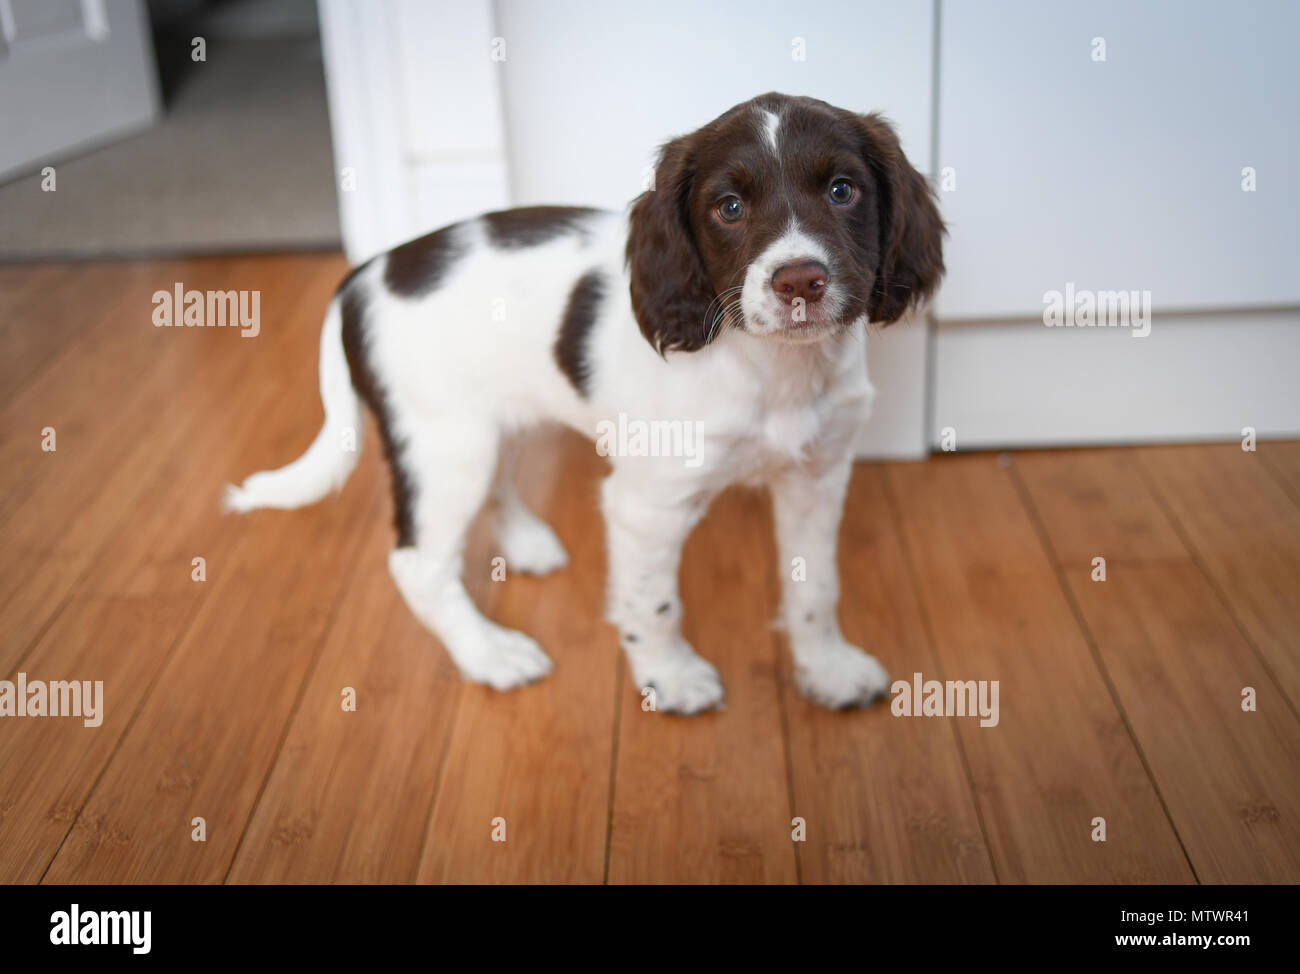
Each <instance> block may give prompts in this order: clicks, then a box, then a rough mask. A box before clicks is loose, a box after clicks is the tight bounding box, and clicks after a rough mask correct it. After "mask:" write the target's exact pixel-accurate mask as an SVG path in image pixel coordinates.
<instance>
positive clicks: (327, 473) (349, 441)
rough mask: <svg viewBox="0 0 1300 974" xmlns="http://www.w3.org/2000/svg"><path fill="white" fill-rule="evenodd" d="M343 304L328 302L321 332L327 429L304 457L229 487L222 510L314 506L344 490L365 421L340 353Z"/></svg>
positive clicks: (322, 391) (344, 357)
mask: <svg viewBox="0 0 1300 974" xmlns="http://www.w3.org/2000/svg"><path fill="white" fill-rule="evenodd" d="M342 305H343V296H342V293H341V292H340V294H336V295H335V296H334V300H333V301H331V302H330V306H329V311H328V312H326V314H325V324H324V327H322V328H321V339H320V397H321V401H322V403H324V405H325V425H324V426H322V427H321V431H320V432H319V433H317V434H316V439H315V441H313V443H312V445H311V446H310V447H308V448H307V452H306V453H304V454H303V455H302V456H300V457H299V458H298V459H297V460H295V461H293V463H291V464H289V465H288V466H284V467H281V468H280V469H279V470H264V471H262V472H261V473H255V474H253V475H252V476H251V477H249V478H248V479H247V480H245V481H244V482H243V484H241V485H240V486H238V487H236V486H234V485H233V484H232V485H229V486H227V487H226V496H225V507H226V510H228V511H238V512H241V513H242V512H244V511H252V510H256V509H257V508H259V507H277V508H282V509H283V508H293V507H303V506H305V505H307V504H314V503H316V501H318V500H320V499H321V498H323V497H325V496H326V495H327V494H329V493H331V492H332V491H336V490H338V489H339V488H340V487H342V486H343V484H344V482H345V481H346V480H347V479H348V476H349V475H350V474H351V473H352V470H353V468H355V467H356V465H357V458H358V457H360V455H361V434H362V430H363V429H364V423H363V419H364V417H363V415H362V411H361V401H360V399H359V398H358V396H357V393H356V390H355V389H353V387H352V375H351V373H350V371H349V369H348V359H347V354H346V352H345V351H344V349H343V307H342Z"/></svg>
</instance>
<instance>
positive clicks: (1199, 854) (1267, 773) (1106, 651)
mask: <svg viewBox="0 0 1300 974" xmlns="http://www.w3.org/2000/svg"><path fill="white" fill-rule="evenodd" d="M1015 470H1016V471H1017V472H1018V473H1019V475H1020V476H1021V477H1022V478H1023V480H1024V483H1025V485H1026V488H1027V491H1028V494H1029V496H1030V498H1031V502H1032V504H1033V505H1034V507H1035V508H1036V509H1037V510H1038V512H1039V515H1040V518H1041V523H1042V524H1043V525H1044V530H1045V532H1046V534H1047V536H1048V538H1049V539H1050V542H1051V545H1052V547H1053V550H1054V555H1055V558H1056V561H1057V563H1058V564H1059V565H1060V566H1061V569H1062V571H1063V572H1064V575H1065V577H1066V579H1067V584H1068V585H1069V587H1070V591H1071V594H1072V595H1073V597H1074V599H1075V601H1076V603H1077V604H1078V606H1079V607H1080V611H1081V613H1082V615H1083V617H1084V619H1085V621H1086V624H1087V626H1088V629H1089V632H1090V635H1091V637H1092V639H1093V640H1094V642H1095V644H1096V646H1097V648H1098V651H1099V653H1100V654H1101V657H1102V660H1103V661H1104V663H1105V666H1106V671H1107V673H1108V676H1109V679H1110V680H1111V681H1112V683H1113V685H1114V686H1115V689H1116V692H1117V695H1118V697H1119V699H1120V703H1121V705H1122V707H1123V710H1124V714H1125V719H1126V721H1127V722H1128V723H1129V724H1130V725H1131V726H1132V728H1133V732H1134V733H1135V734H1136V736H1137V739H1138V740H1139V741H1140V743H1141V747H1142V752H1143V754H1144V755H1145V758H1146V761H1147V762H1148V764H1149V765H1150V767H1151V770H1152V773H1153V774H1154V777H1155V782H1156V784H1157V786H1158V787H1159V788H1160V792H1161V795H1162V797H1163V799H1164V801H1165V803H1166V804H1167V805H1168V807H1169V810H1170V814H1171V815H1172V818H1173V822H1174V825H1175V827H1176V828H1177V830H1178V834H1179V836H1180V838H1181V840H1182V843H1183V845H1184V846H1185V847H1186V849H1187V852H1188V855H1189V856H1190V858H1191V861H1192V865H1193V867H1194V868H1195V870H1196V875H1197V877H1198V878H1199V879H1200V881H1201V882H1203V883H1250V882H1259V881H1268V882H1295V880H1296V877H1297V876H1300V830H1298V829H1297V828H1296V827H1295V823H1296V822H1300V720H1297V719H1296V717H1295V715H1294V714H1293V713H1292V712H1291V710H1290V709H1289V708H1288V707H1287V705H1286V700H1285V699H1284V698H1283V696H1282V694H1281V691H1280V690H1279V689H1278V688H1277V686H1276V684H1275V683H1274V682H1273V681H1272V679H1271V678H1270V677H1269V675H1268V673H1267V672H1266V671H1265V669H1264V667H1263V666H1262V665H1261V663H1260V661H1259V659H1258V657H1257V656H1256V655H1255V653H1254V652H1253V651H1252V649H1251V647H1250V646H1249V645H1248V644H1247V642H1246V640H1245V639H1244V638H1243V637H1242V635H1241V633H1240V632H1239V631H1238V629H1237V627H1236V625H1235V624H1234V623H1233V620H1232V618H1231V617H1230V616H1229V614H1228V612H1227V611H1226V610H1225V609H1224V608H1223V606H1222V605H1221V604H1220V602H1219V600H1218V599H1217V598H1216V596H1215V593H1214V591H1213V588H1212V586H1211V585H1210V583H1209V581H1208V579H1206V578H1205V576H1204V575H1203V574H1202V572H1201V570H1200V568H1199V567H1198V566H1197V565H1196V563H1195V561H1194V559H1193V558H1192V556H1191V554H1190V553H1189V552H1188V551H1187V550H1186V549H1185V547H1184V546H1183V543H1182V541H1181V540H1180V539H1179V538H1178V536H1177V534H1176V532H1175V531H1174V528H1173V525H1172V524H1171V523H1170V522H1169V520H1168V518H1167V517H1166V515H1165V512H1164V511H1163V510H1162V508H1161V506H1160V504H1159V503H1158V502H1157V501H1156V499H1155V498H1154V497H1153V496H1152V494H1151V492H1150V490H1149V489H1148V487H1147V485H1146V483H1145V482H1144V480H1143V478H1142V475H1141V473H1140V471H1139V470H1138V469H1137V466H1136V460H1135V458H1134V456H1133V455H1132V453H1131V452H1130V451H1123V450H1110V451H1071V452H1069V453H1051V454H1033V455H1029V456H1025V457H1020V458H1017V460H1016V463H1015ZM1099 556H1100V557H1104V558H1105V559H1106V566H1105V567H1106V577H1105V579H1104V580H1094V570H1093V564H1092V562H1093V558H1095V557H1099ZM1244 687H1251V688H1253V689H1254V690H1255V692H1256V693H1257V694H1258V710H1257V711H1254V712H1244V711H1243V710H1242V706H1241V704H1242V689H1243V688H1244Z"/></svg>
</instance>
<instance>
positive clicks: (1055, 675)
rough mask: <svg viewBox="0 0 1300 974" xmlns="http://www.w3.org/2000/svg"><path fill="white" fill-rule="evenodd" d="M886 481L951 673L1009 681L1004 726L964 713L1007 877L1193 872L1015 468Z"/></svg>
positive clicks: (997, 862) (1184, 877)
mask: <svg viewBox="0 0 1300 974" xmlns="http://www.w3.org/2000/svg"><path fill="white" fill-rule="evenodd" d="M888 482H889V486H890V491H891V495H892V497H893V498H894V508H893V509H894V515H895V516H896V517H898V518H900V519H901V520H902V522H903V531H904V536H905V537H906V539H907V546H908V549H909V551H910V552H911V553H912V557H913V565H914V569H915V572H916V576H917V577H916V581H917V585H918V588H919V591H920V593H921V599H922V604H923V608H924V611H925V613H926V616H927V618H928V620H929V624H930V627H931V631H932V632H933V633H934V638H935V640H936V644H937V647H938V657H939V664H940V666H941V667H942V671H943V678H944V679H945V680H990V681H992V680H997V681H999V701H1000V711H1001V713H1000V719H999V723H998V724H997V726H996V727H981V726H980V724H979V722H978V721H975V720H971V719H964V720H961V721H959V722H958V729H959V733H960V734H961V736H962V744H963V748H964V751H965V753H966V756H967V759H968V761H969V763H970V769H971V774H972V778H973V781H974V787H975V793H976V795H977V796H978V801H979V804H980V809H981V813H982V816H983V820H984V823H985V827H986V830H987V834H988V839H989V845H990V851H991V852H992V856H993V862H994V866H995V868H996V869H997V873H998V878H999V880H1000V881H1001V882H1004V883H1059V882H1082V883H1117V882H1118V883H1184V882H1191V881H1193V876H1192V872H1191V870H1190V869H1189V867H1188V865H1187V861H1186V858H1185V857H1184V855H1183V852H1182V850H1181V848H1180V847H1179V844H1178V840H1177V837H1176V836H1175V834H1174V831H1173V828H1172V827H1171V826H1170V824H1169V821H1168V819H1167V818H1166V816H1165V812H1164V810H1163V808H1162V807H1161V804H1160V801H1159V798H1158V797H1157V795H1156V792H1155V789H1154V787H1153V786H1152V783H1151V780H1150V778H1149V777H1148V776H1147V772H1146V770H1145V768H1144V767H1143V765H1142V762H1141V760H1140V758H1139V756H1138V753H1137V750H1136V749H1135V747H1134V743H1133V740H1132V739H1131V738H1130V737H1129V734H1128V731H1127V730H1126V728H1125V726H1124V723H1123V721H1122V719H1121V717H1120V715H1119V713H1118V712H1117V711H1116V709H1115V704H1114V702H1113V701H1112V699H1111V695H1110V692H1109V690H1108V689H1107V687H1106V684H1105V682H1104V680H1103V679H1102V675H1101V673H1100V672H1099V671H1098V669H1097V664H1096V661H1095V660H1094V659H1093V656H1092V653H1091V652H1090V650H1089V648H1088V646H1087V643H1086V642H1085V640H1084V637H1083V635H1082V633H1081V632H1080V630H1079V628H1078V625H1077V624H1076V622H1075V619H1074V617H1073V615H1072V613H1071V611H1070V608H1069V605H1068V604H1067V602H1066V599H1065V595H1064V593H1063V592H1062V591H1061V588H1060V586H1059V584H1058V582H1057V578H1056V574H1055V572H1054V571H1053V569H1052V566H1051V564H1050V563H1049V561H1048V559H1047V556H1046V554H1045V552H1044V551H1043V549H1042V546H1041V543H1040V541H1039V538H1038V536H1037V534H1036V533H1035V531H1034V528H1033V526H1032V524H1031V522H1030V520H1029V519H1028V517H1027V516H1026V512H1025V509H1024V506H1023V504H1022V502H1021V500H1020V497H1019V495H1018V493H1017V491H1016V488H1015V485H1014V484H1013V482H1012V480H1011V478H1010V477H1009V476H1008V473H1007V471H1006V470H1003V469H1001V468H999V466H998V464H997V461H996V460H995V458H994V457H993V456H991V455H988V454H977V455H972V456H963V457H938V458H932V459H931V460H930V461H929V462H927V463H925V464H917V465H896V466H893V467H891V468H890V469H889V477H888ZM1097 818H1101V819H1104V820H1105V823H1106V840H1105V841H1104V842H1102V841H1093V838H1092V835H1093V829H1094V819H1097Z"/></svg>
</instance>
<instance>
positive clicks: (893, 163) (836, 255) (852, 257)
mask: <svg viewBox="0 0 1300 974" xmlns="http://www.w3.org/2000/svg"><path fill="white" fill-rule="evenodd" d="M944 232H945V231H944V226H943V221H942V220H941V219H940V217H939V211H938V209H937V208H936V206H935V203H934V197H933V194H932V193H931V191H930V187H929V186H928V185H927V184H926V182H925V179H924V177H922V176H921V174H920V173H918V172H917V171H916V170H915V169H913V168H912V166H911V164H910V163H909V162H908V161H907V158H906V157H905V156H904V155H903V152H902V149H901V148H900V147H899V144H898V137H897V136H896V135H895V134H894V130H893V128H892V127H891V126H890V125H889V123H888V122H887V121H885V120H884V119H883V118H882V117H880V116H879V115H856V114H853V113H852V112H847V111H844V110H842V109H839V108H835V107H833V106H831V105H828V104H826V103H825V102H822V101H817V100H816V99H813V98H795V97H790V96H787V95H780V94H768V95H761V96H759V97H758V98H755V99H753V100H752V101H748V102H745V103H744V104H742V105H737V106H736V107H735V108H733V109H731V111H729V112H727V113H726V114H724V115H722V116H720V117H719V118H716V119H714V120H713V121H712V122H710V123H709V124H708V125H706V126H704V127H703V128H702V129H700V130H698V131H696V132H692V133H691V134H690V135H686V136H682V137H681V138H679V139H674V140H673V141H672V142H669V143H668V144H667V145H665V146H664V147H663V150H662V152H661V153H660V156H659V164H658V167H657V169H656V171H655V185H654V188H653V189H651V190H649V191H647V192H645V193H643V194H642V195H641V196H640V197H639V198H638V199H637V200H636V202H635V203H633V205H632V212H631V218H630V229H629V235H628V242H627V259H628V269H629V272H630V275H631V291H632V307H633V310H634V311H635V312H636V316H637V321H638V322H639V324H640V326H641V331H642V332H643V333H644V334H645V337H646V339H647V340H648V341H649V342H650V343H651V344H652V345H653V346H654V347H655V348H656V349H658V350H659V351H660V352H665V351H668V350H672V349H678V350H685V351H692V350H695V349H698V348H702V347H703V346H705V345H707V344H708V343H709V342H711V341H712V340H713V339H714V338H715V337H716V336H717V334H718V333H719V332H720V331H721V329H723V328H727V327H734V328H742V329H744V330H745V331H747V332H749V333H751V334H754V335H760V336H771V337H773V338H775V339H777V340H780V341H786V342H810V341H819V340H822V339H824V338H827V337H829V336H831V335H834V334H836V333H839V332H842V331H843V330H844V329H846V328H848V327H849V326H851V325H852V324H853V322H855V321H857V320H858V319H859V318H862V317H863V316H865V317H866V318H867V319H868V320H869V321H872V322H876V323H879V324H889V323H891V322H894V321H897V320H898V319H899V318H900V317H902V316H903V314H904V313H905V312H906V311H907V310H908V309H909V308H911V307H913V306H914V305H917V304H919V303H921V302H922V301H923V300H925V299H926V298H928V297H929V295H930V293H931V292H932V291H933V290H934V288H935V286H936V285H937V284H938V282H939V278H940V277H941V276H942V274H943V250H942V245H943V235H944Z"/></svg>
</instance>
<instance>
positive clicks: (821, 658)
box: [794, 640, 889, 710]
mask: <svg viewBox="0 0 1300 974" xmlns="http://www.w3.org/2000/svg"><path fill="white" fill-rule="evenodd" d="M794 681H795V684H796V685H797V686H798V687H799V691H800V692H801V693H802V694H803V695H804V696H805V697H807V698H808V699H809V700H811V701H812V702H813V703H818V704H821V705H822V706H823V707H830V708H831V709H832V710H841V709H843V708H845V707H866V706H870V705H871V704H872V703H875V701H877V700H879V699H880V698H881V697H884V696H886V695H887V694H888V693H889V674H888V673H886V672H885V668H884V667H883V666H881V665H880V662H879V660H877V659H876V658H875V657H874V656H869V655H867V654H866V653H864V652H863V651H862V650H860V649H858V648H857V647H856V646H851V645H849V644H848V643H846V642H844V641H843V640H841V641H840V642H838V643H833V644H831V645H830V646H829V647H826V648H823V649H820V650H818V651H817V652H815V653H801V654H798V655H797V659H796V663H795V671H794Z"/></svg>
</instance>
